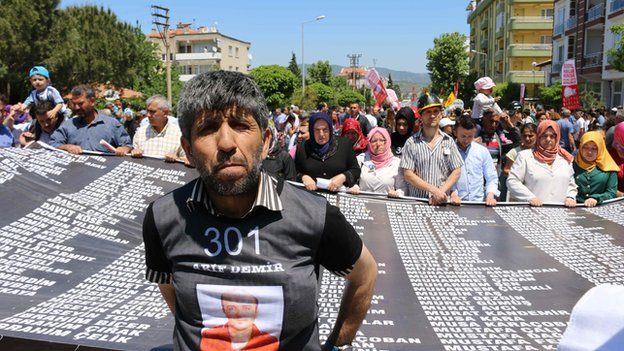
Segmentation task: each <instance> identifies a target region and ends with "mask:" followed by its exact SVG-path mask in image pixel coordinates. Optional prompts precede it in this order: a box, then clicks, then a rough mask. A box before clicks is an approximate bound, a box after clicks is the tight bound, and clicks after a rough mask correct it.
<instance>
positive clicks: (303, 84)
mask: <svg viewBox="0 0 624 351" xmlns="http://www.w3.org/2000/svg"><path fill="white" fill-rule="evenodd" d="M323 18H325V16H324V15H321V16H318V17H316V18H315V19H313V20H309V21H305V22H303V23H301V96H302V98H303V97H304V96H305V75H306V73H305V61H304V58H303V25H304V24H306V23H312V22H316V21H320V20H322V19H323Z"/></svg>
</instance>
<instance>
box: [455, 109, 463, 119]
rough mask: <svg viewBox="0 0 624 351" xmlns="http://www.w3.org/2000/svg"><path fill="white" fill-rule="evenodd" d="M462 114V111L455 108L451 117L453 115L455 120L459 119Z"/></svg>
mask: <svg viewBox="0 0 624 351" xmlns="http://www.w3.org/2000/svg"><path fill="white" fill-rule="evenodd" d="M463 113H464V110H462V109H461V108H460V107H457V108H456V109H454V110H453V115H455V117H457V118H459V117H461V115H462V114H463Z"/></svg>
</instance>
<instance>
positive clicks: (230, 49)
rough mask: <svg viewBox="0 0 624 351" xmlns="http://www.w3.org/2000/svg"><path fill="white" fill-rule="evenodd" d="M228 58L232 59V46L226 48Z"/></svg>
mask: <svg viewBox="0 0 624 351" xmlns="http://www.w3.org/2000/svg"><path fill="white" fill-rule="evenodd" d="M228 56H229V57H232V45H230V46H228Z"/></svg>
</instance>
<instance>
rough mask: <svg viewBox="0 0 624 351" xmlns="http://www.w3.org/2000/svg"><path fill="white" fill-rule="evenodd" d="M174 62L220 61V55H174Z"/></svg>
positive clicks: (208, 53) (205, 53)
mask: <svg viewBox="0 0 624 351" xmlns="http://www.w3.org/2000/svg"><path fill="white" fill-rule="evenodd" d="M175 59H176V61H187V60H189V61H190V60H220V59H221V53H220V52H197V53H190V54H176V55H175Z"/></svg>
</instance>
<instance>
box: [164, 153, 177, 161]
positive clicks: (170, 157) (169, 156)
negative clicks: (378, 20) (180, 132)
mask: <svg viewBox="0 0 624 351" xmlns="http://www.w3.org/2000/svg"><path fill="white" fill-rule="evenodd" d="M177 160H178V156H177V155H176V154H165V162H176V161H177Z"/></svg>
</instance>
